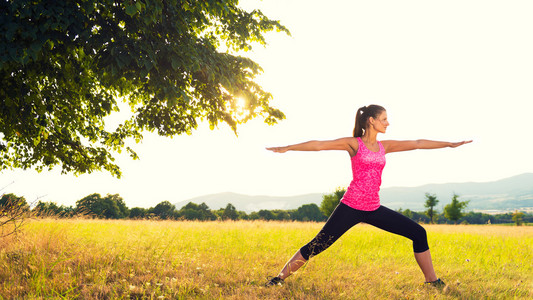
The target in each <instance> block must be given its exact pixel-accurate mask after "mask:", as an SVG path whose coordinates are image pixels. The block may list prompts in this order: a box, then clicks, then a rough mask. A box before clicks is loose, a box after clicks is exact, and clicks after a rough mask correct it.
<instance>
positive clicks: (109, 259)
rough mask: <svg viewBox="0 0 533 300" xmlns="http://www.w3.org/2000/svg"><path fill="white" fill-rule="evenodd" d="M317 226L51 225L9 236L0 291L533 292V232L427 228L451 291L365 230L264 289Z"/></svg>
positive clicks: (405, 247)
mask: <svg viewBox="0 0 533 300" xmlns="http://www.w3.org/2000/svg"><path fill="white" fill-rule="evenodd" d="M321 225H322V224H317V223H283V222H245V221H241V222H173V221H101V220H40V221H32V222H30V223H28V224H26V227H24V228H23V232H22V234H19V235H17V236H10V237H8V238H5V239H3V240H0V295H1V296H2V297H3V298H5V299H11V298H27V299H35V298H37V299H39V298H58V299H61V298H67V299H76V298H78V299H183V298H198V299H284V298H285V299H382V298H387V299H404V298H410V299H428V298H434V299H457V298H459V299H478V298H490V299H531V298H533V266H532V263H531V261H533V257H532V256H533V227H509V226H495V225H492V226H460V225H458V226H446V225H426V226H425V227H426V229H427V231H428V235H429V240H430V247H431V249H432V255H433V257H434V264H435V266H436V270H437V272H438V274H439V276H441V277H442V278H443V279H444V280H445V281H446V282H447V283H448V287H447V288H445V289H444V290H442V291H439V290H436V289H433V288H428V287H424V286H421V282H422V281H423V277H422V274H421V272H420V271H419V269H418V267H417V265H416V263H415V261H414V258H413V255H412V249H411V246H410V242H409V241H408V240H406V239H404V238H402V237H399V236H395V235H392V234H390V233H386V232H383V231H380V230H378V229H375V228H373V227H371V226H368V225H357V226H356V227H355V228H353V229H352V230H351V231H349V232H348V233H347V234H346V235H345V236H343V237H342V238H341V239H340V240H339V241H338V242H337V243H335V244H334V245H333V246H332V247H331V248H330V249H328V250H327V251H326V252H324V253H323V254H320V255H319V256H317V257H315V258H313V259H312V260H311V261H310V263H309V264H308V265H307V266H305V267H304V268H302V270H300V271H299V272H298V273H297V274H295V275H294V276H292V277H291V278H289V279H288V280H287V281H286V284H285V285H284V286H283V287H276V288H268V289H267V288H263V287H262V285H263V283H264V282H265V281H266V280H265V277H266V276H267V275H275V273H277V272H278V271H279V269H280V268H281V267H282V265H283V264H284V263H285V261H286V260H287V259H288V258H289V257H290V256H291V255H292V254H293V253H294V252H295V251H296V250H297V249H298V248H299V247H301V246H302V245H303V244H305V243H306V242H308V241H309V240H310V239H311V238H312V237H313V236H314V235H315V234H316V233H317V232H318V230H319V229H320V227H321Z"/></svg>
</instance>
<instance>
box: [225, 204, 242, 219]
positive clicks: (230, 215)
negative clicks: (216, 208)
mask: <svg viewBox="0 0 533 300" xmlns="http://www.w3.org/2000/svg"><path fill="white" fill-rule="evenodd" d="M238 218H239V213H237V209H236V208H235V206H233V204H231V203H228V205H226V208H224V212H223V213H222V219H223V220H237V219H238Z"/></svg>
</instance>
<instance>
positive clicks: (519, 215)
mask: <svg viewBox="0 0 533 300" xmlns="http://www.w3.org/2000/svg"><path fill="white" fill-rule="evenodd" d="M523 218H524V213H523V212H521V211H515V212H514V214H513V218H512V220H513V222H514V223H515V224H516V226H520V225H522V223H523V221H524V220H523Z"/></svg>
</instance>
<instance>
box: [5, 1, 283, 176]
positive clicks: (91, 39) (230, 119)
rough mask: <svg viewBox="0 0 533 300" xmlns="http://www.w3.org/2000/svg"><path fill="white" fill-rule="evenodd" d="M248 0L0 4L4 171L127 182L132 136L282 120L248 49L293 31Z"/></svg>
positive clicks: (272, 122) (12, 2)
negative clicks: (104, 174) (125, 157)
mask: <svg viewBox="0 0 533 300" xmlns="http://www.w3.org/2000/svg"><path fill="white" fill-rule="evenodd" d="M238 2H239V1H238V0H225V1H220V0H218V1H217V0H213V1H191V0H182V1H177V0H144V1H115V0H72V1H44V0H36V1H31V2H29V1H25V0H9V1H0V19H1V20H2V21H1V22H0V82H1V83H2V84H0V98H1V99H2V101H1V102H0V169H5V168H23V169H27V168H35V169H37V170H38V171H41V170H43V169H44V168H49V169H51V168H53V167H54V166H60V167H61V168H62V172H74V173H75V174H80V173H90V172H93V171H97V170H107V171H108V172H110V173H111V174H113V175H114V176H117V177H120V175H121V171H120V169H119V167H118V166H117V165H116V164H115V163H114V160H115V159H114V157H113V153H116V152H121V151H122V150H124V149H126V151H127V152H128V153H129V154H130V155H131V156H132V157H133V158H134V159H136V158H137V154H136V153H135V152H134V150H132V149H131V148H130V147H129V146H126V142H128V143H129V142H130V141H132V140H135V141H136V142H139V141H140V140H141V139H142V137H143V134H142V132H144V131H150V132H157V133H158V134H159V135H162V136H173V135H177V134H183V133H187V134H191V132H192V130H193V129H195V128H197V126H198V121H200V120H207V121H208V122H209V124H210V126H211V128H214V127H215V126H217V125H218V124H219V123H220V122H225V123H227V124H228V125H229V126H230V127H231V128H232V129H233V130H234V131H235V132H236V130H237V125H238V124H241V123H244V122H246V121H248V120H250V119H251V118H254V117H258V116H261V117H263V118H264V121H265V122H266V123H268V124H274V123H276V122H277V121H278V120H281V119H283V118H284V114H283V113H282V112H281V111H279V110H278V109H276V108H273V107H271V106H270V105H269V101H270V99H271V98H272V95H271V94H270V93H268V92H266V91H264V90H263V89H262V88H261V87H260V86H259V85H258V84H257V83H256V82H255V78H256V76H257V75H258V74H259V73H260V72H262V69H261V67H260V66H259V65H258V64H257V63H255V62H254V61H252V60H251V59H249V58H245V57H241V56H239V55H238V53H239V52H240V51H246V50H249V49H251V48H252V43H259V44H260V45H266V41H265V37H264V34H265V33H266V32H269V31H272V30H277V31H281V32H285V33H287V34H289V31H288V30H287V29H286V28H285V27H284V26H282V25H281V24H280V23H279V22H278V21H273V20H270V19H269V18H267V17H266V16H265V15H263V13H262V12H261V11H259V10H254V11H252V12H247V11H245V10H243V9H241V8H239V7H238ZM119 99H120V100H119ZM120 102H123V103H124V104H125V105H122V106H124V107H129V108H128V109H125V110H126V111H129V113H125V114H120V115H117V114H116V113H117V112H118V111H119V110H120V107H119V106H120V105H119V103H120ZM123 109H124V108H123ZM112 114H113V115H115V116H116V117H117V119H119V118H120V122H119V124H120V125H118V126H117V127H116V128H111V127H110V126H109V124H108V123H106V120H107V119H109V118H107V117H108V116H110V115H112Z"/></svg>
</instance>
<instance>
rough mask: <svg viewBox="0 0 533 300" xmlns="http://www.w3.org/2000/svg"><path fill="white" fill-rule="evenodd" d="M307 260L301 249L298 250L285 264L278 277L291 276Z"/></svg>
mask: <svg viewBox="0 0 533 300" xmlns="http://www.w3.org/2000/svg"><path fill="white" fill-rule="evenodd" d="M306 262H307V259H305V258H304V257H303V256H302V254H301V253H300V250H298V251H297V252H296V253H295V254H294V255H293V256H292V257H291V259H289V261H288V262H287V263H286V264H285V266H284V267H283V269H282V270H281V272H279V274H278V277H279V278H281V279H283V280H285V278H287V277H289V276H290V275H291V274H292V273H294V272H296V271H298V269H300V268H301V267H302V266H303V265H304V264H305V263H306Z"/></svg>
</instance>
